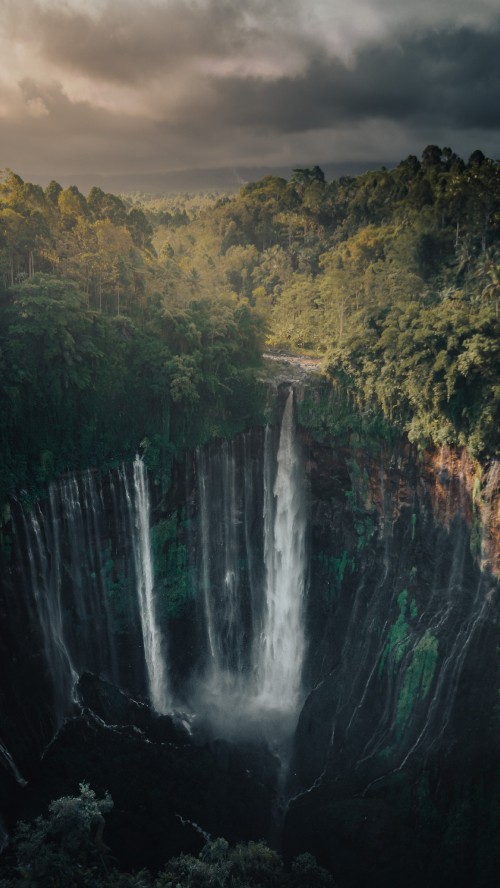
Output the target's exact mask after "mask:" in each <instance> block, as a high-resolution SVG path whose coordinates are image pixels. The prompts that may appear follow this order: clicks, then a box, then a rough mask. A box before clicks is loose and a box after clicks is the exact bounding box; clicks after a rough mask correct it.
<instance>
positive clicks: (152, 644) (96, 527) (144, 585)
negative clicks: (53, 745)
mask: <svg viewBox="0 0 500 888" xmlns="http://www.w3.org/2000/svg"><path fill="white" fill-rule="evenodd" d="M149 513H150V503H149V495H148V487H147V475H146V469H145V467H144V465H143V463H142V461H141V460H140V459H139V458H137V459H136V460H135V463H134V465H133V467H126V466H122V468H121V469H118V470H117V471H116V472H114V473H111V475H109V476H107V477H106V476H105V478H104V479H100V478H99V476H98V475H96V474H95V473H92V472H85V473H83V474H82V475H79V476H77V475H68V476H66V477H64V478H63V479H61V480H60V481H58V482H55V483H53V484H51V485H50V488H49V496H48V501H47V502H46V504H45V505H37V506H35V507H34V508H33V509H31V511H29V512H24V510H22V509H20V510H18V512H16V516H18V517H16V519H15V520H16V525H17V523H18V521H19V526H18V527H17V532H16V534H15V541H16V545H17V547H18V561H19V563H20V564H22V565H23V564H25V565H26V566H27V569H23V575H24V585H25V588H26V592H27V594H26V599H25V600H26V602H27V604H28V614H29V616H28V618H29V621H30V624H31V625H32V627H33V629H32V631H34V632H35V633H36V634H37V635H38V636H39V637H40V639H41V643H42V646H43V652H44V659H45V664H46V669H47V673H48V679H49V682H50V684H51V696H52V700H53V704H52V718H53V723H54V727H56V728H57V727H58V726H60V725H61V724H62V722H63V721H64V719H65V717H66V715H67V713H68V711H69V707H70V704H71V701H72V696H73V694H72V691H73V686H74V684H75V681H76V679H77V678H78V675H80V674H81V673H82V672H84V671H85V670H89V671H92V672H95V673H97V674H98V675H101V676H102V677H104V678H106V679H108V680H110V681H111V682H113V683H114V684H116V685H118V686H119V687H124V688H127V689H128V690H130V691H132V692H134V693H139V694H141V693H144V691H145V690H146V687H145V685H147V686H149V692H150V696H151V702H152V704H153V706H154V707H155V709H157V710H158V711H159V712H161V713H164V712H166V711H167V710H168V709H169V704H170V694H169V690H168V681H167V666H166V662H165V656H164V650H163V646H164V642H163V639H162V637H161V633H160V630H159V627H158V620H157V616H156V611H155V603H154V595H153V566H152V559H151V551H150V541H149V520H150V519H149ZM138 626H140V630H141V631H139V632H138V629H137V627H138ZM141 641H142V644H143V649H144V656H142V654H141V651H140V647H141ZM136 652H137V653H136ZM144 668H145V671H146V676H144ZM144 679H146V681H144Z"/></svg>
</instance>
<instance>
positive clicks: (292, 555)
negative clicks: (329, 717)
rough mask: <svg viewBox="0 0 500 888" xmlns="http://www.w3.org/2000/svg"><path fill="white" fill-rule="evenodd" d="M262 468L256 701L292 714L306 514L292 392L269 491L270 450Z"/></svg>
mask: <svg viewBox="0 0 500 888" xmlns="http://www.w3.org/2000/svg"><path fill="white" fill-rule="evenodd" d="M266 444H267V446H266V448H265V464H264V484H265V494H264V559H265V568H266V586H265V616H264V624H263V628H262V633H261V637H260V639H259V644H258V651H257V663H256V669H257V681H258V697H259V699H260V700H261V702H262V704H263V705H265V706H269V707H270V708H272V709H276V710H282V711H290V712H292V711H294V710H295V708H296V706H297V703H298V696H299V691H300V681H301V670H302V660H303V656H304V647H305V638H304V617H303V605H304V591H305V574H306V546H305V541H306V510H305V502H304V494H303V480H302V479H303V465H302V460H301V454H300V449H299V446H298V442H297V440H296V436H295V429H294V417H293V389H291V390H290V393H289V395H288V398H287V402H286V406H285V410H284V413H283V418H282V422H281V431H280V439H279V448H278V456H277V473H276V480H275V482H274V485H273V487H272V488H271V479H272V467H271V466H270V458H271V454H270V447H269V444H268V436H267V438H266Z"/></svg>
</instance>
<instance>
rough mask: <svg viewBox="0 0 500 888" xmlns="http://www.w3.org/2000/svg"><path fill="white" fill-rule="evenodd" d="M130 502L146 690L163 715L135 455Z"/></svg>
mask: <svg viewBox="0 0 500 888" xmlns="http://www.w3.org/2000/svg"><path fill="white" fill-rule="evenodd" d="M134 503H135V508H134V509H133V515H134V523H135V530H136V533H135V534H134V558H135V563H136V578H137V595H138V600H139V613H140V617H141V627H142V638H143V643H144V656H145V660H146V668H147V673H148V683H149V691H150V697H151V703H152V704H153V706H154V708H155V709H156V711H157V712H159V713H162V714H165V713H167V712H168V711H169V709H170V708H171V701H170V692H169V688H168V680H167V668H166V662H165V655H164V650H163V648H164V641H163V638H162V635H161V632H160V628H159V625H158V618H157V614H156V605H155V600H154V595H153V587H154V580H153V561H152V558H151V544H150V535H149V525H150V503H149V493H148V483H147V474H146V468H145V466H144V463H143V461H142V460H141V459H140V458H139V457H138V456H137V457H136V459H135V461H134Z"/></svg>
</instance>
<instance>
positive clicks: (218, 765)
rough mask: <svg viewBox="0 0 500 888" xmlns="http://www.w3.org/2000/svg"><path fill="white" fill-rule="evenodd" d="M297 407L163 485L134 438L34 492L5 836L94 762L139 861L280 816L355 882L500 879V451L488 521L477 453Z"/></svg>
mask: <svg viewBox="0 0 500 888" xmlns="http://www.w3.org/2000/svg"><path fill="white" fill-rule="evenodd" d="M279 403H280V413H279V415H280V420H279V422H278V423H276V425H273V426H270V427H268V428H266V429H264V428H259V429H253V430H250V431H248V432H245V433H243V434H240V435H238V436H237V437H235V438H234V439H232V440H213V441H211V442H209V443H207V444H206V445H205V446H203V447H200V448H199V449H198V450H196V451H195V452H194V453H192V454H188V455H187V457H186V459H185V461H184V462H183V463H179V464H177V465H176V466H175V467H174V471H173V474H172V479H171V485H170V488H169V490H168V491H167V492H166V493H162V492H161V490H160V489H159V488H158V487H156V486H155V485H154V484H153V483H152V479H151V478H150V477H148V473H147V471H146V468H145V465H144V462H143V461H142V459H140V458H139V457H137V458H136V459H135V461H134V463H133V465H126V466H121V467H119V468H118V469H116V470H114V471H112V472H110V473H107V474H102V475H100V474H99V473H97V472H90V471H89V472H84V473H82V474H80V475H71V476H67V477H65V478H63V479H61V480H59V481H58V482H56V483H54V484H52V485H51V486H50V489H49V493H48V497H47V499H46V500H45V501H43V502H41V503H40V504H38V505H35V506H34V507H32V508H31V509H30V508H23V507H22V506H21V504H20V503H17V504H16V503H14V504H13V517H12V522H11V527H12V529H13V530H12V535H11V538H12V557H11V561H10V567H9V568H8V569H6V570H5V577H6V584H5V589H4V592H3V597H2V598H1V601H0V604H1V607H2V615H3V622H4V630H5V631H4V632H3V633H2V640H1V644H0V667H1V669H2V672H3V674H4V675H6V676H8V681H6V682H5V683H2V688H1V689H0V694H1V697H0V709H1V712H2V718H1V720H0V789H1V791H2V794H3V795H2V797H3V798H5V799H7V802H6V803H4V804H2V803H1V802H0V808H1V811H0V814H1V815H2V817H3V821H4V826H5V828H4V826H3V825H1V824H0V826H1V828H0V841H1V843H2V844H5V843H6V833H7V831H8V830H9V829H11V828H12V825H13V822H14V820H15V819H16V817H17V816H19V815H22V816H23V817H24V818H31V817H33V816H35V815H36V814H38V813H40V812H41V811H42V810H43V809H44V808H45V806H46V804H47V802H48V801H49V800H50V799H51V798H54V797H57V796H60V795H67V794H69V795H73V794H75V793H76V791H77V787H78V782H79V781H81V780H86V781H88V782H90V783H91V785H92V786H93V787H94V788H95V789H96V790H97V791H98V792H104V791H105V790H106V789H109V790H110V791H111V794H112V796H113V799H114V801H115V808H114V810H113V812H112V813H111V815H110V816H109V823H108V825H107V827H106V840H107V841H109V843H110V845H111V846H112V848H113V852H114V853H115V854H116V855H117V857H118V858H119V860H120V862H121V864H122V866H124V867H136V868H139V867H141V866H144V865H147V866H151V867H155V866H161V864H162V863H163V862H164V860H165V859H166V857H168V856H169V855H171V854H175V853H179V851H197V850H199V848H200V847H201V844H202V843H203V841H204V838H205V837H206V835H208V834H210V835H212V836H217V835H224V836H226V837H227V838H228V839H229V840H230V841H238V840H245V839H259V838H262V837H265V836H267V837H271V838H272V839H273V840H274V839H276V836H277V830H278V827H279V832H280V836H281V837H280V839H279V840H280V842H282V845H283V849H284V851H285V853H286V854H287V855H288V856H290V857H291V856H293V855H294V854H297V853H301V852H302V851H311V852H312V853H314V854H315V855H316V856H317V858H318V860H319V861H320V862H321V863H322V864H323V865H326V866H328V867H329V868H330V869H331V871H332V872H333V873H334V875H335V876H336V878H337V879H338V882H339V884H340V885H341V886H344V885H345V886H356V888H358V886H359V888H362V886H365V885H366V884H376V885H379V884H380V885H384V886H394V888H396V886H399V885H400V884H406V885H415V886H420V885H422V884H426V886H432V888H434V886H437V885H442V884H454V885H455V886H457V888H462V886H464V888H465V885H467V886H468V885H470V884H474V885H475V886H478V888H479V886H481V888H482V886H486V885H489V884H493V882H494V878H495V875H494V874H495V873H496V872H497V870H498V865H500V852H499V850H498V842H497V844H496V846H495V839H494V838H493V837H494V836H495V835H498V831H499V829H500V816H499V811H500V772H499V767H498V752H497V751H498V741H499V722H498V700H497V690H496V688H497V685H496V680H493V679H492V678H491V677H493V676H496V674H497V670H498V658H497V648H498V645H499V644H500V638H499V628H498V621H497V619H496V594H497V583H496V580H495V578H494V577H493V575H492V573H491V571H490V567H489V560H488V559H489V557H490V556H489V554H488V553H489V551H490V549H489V548H488V546H489V545H490V542H491V541H488V539H487V524H488V515H489V511H488V510H490V511H492V510H494V506H493V496H494V492H495V491H496V490H497V488H498V483H497V482H498V476H499V470H498V464H496V463H494V464H492V466H491V467H490V469H489V471H488V472H486V474H485V476H484V479H483V490H482V494H481V496H482V498H483V505H482V515H483V524H481V523H480V522H479V521H478V516H477V511H474V508H475V507H474V508H473V504H472V505H471V498H470V493H469V490H468V487H467V484H466V470H465V467H464V466H463V465H461V464H460V462H456V461H455V463H453V462H452V460H451V459H450V460H447V459H446V455H445V456H443V462H442V464H437V466H436V467H433V468H432V469H429V468H427V467H426V466H425V465H422V464H421V463H419V462H418V460H417V459H415V456H414V455H413V454H412V451H411V449H408V447H407V445H405V446H404V447H399V445H398V447H395V448H394V449H392V450H391V449H386V450H385V451H379V452H377V451H374V452H373V453H372V454H371V455H367V454H363V453H362V452H360V451H358V452H354V451H353V450H352V449H349V448H345V447H344V448H336V449H333V448H332V447H329V446H326V445H320V444H317V443H314V442H313V441H312V440H311V438H310V437H309V436H308V434H307V432H306V431H305V430H304V429H299V428H297V426H296V422H295V417H294V413H295V407H296V405H295V404H294V394H293V392H292V391H291V389H290V387H289V386H285V387H283V388H281V389H280V391H279ZM490 500H491V502H490ZM495 508H496V507H495ZM490 548H491V546H490ZM485 676H488V677H489V678H488V680H485ZM490 679H491V680H490ZM26 781H28V785H26ZM488 836H490V837H492V838H491V839H489V840H488V839H487V837H488ZM483 837H486V838H483ZM447 880H448V881H447ZM492 880H493V881H492Z"/></svg>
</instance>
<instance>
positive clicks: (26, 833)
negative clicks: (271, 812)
mask: <svg viewBox="0 0 500 888" xmlns="http://www.w3.org/2000/svg"><path fill="white" fill-rule="evenodd" d="M112 807H113V802H112V800H111V798H110V796H109V795H108V794H106V795H105V797H104V798H103V799H98V798H97V797H96V794H95V792H94V791H93V790H92V789H90V787H89V786H88V784H86V783H81V784H80V793H79V795H78V796H77V797H64V798H60V799H57V800H56V801H53V802H51V803H50V805H49V813H48V816H47V817H38V818H37V819H36V820H35V821H34V823H32V824H27V823H22V822H21V823H19V824H18V827H17V829H16V834H15V841H14V846H15V856H16V865H15V866H13V867H11V870H10V873H9V878H8V879H2V877H1V876H2V873H1V871H0V886H2V888H3V886H5V888H7V886H9V888H11V886H16V885H19V886H20V888H104V886H110V888H111V886H114V888H333V885H334V882H333V879H332V877H331V876H330V875H329V873H327V871H326V870H324V869H323V868H322V867H320V866H318V864H317V863H316V860H315V858H314V857H313V856H312V855H311V854H302V855H300V856H299V857H297V858H295V859H294V860H293V861H292V865H291V871H290V872H287V871H286V870H285V868H284V865H283V860H282V858H281V856H280V855H279V854H278V853H277V852H276V851H273V850H272V849H271V848H269V846H268V845H267V844H266V843H265V842H262V841H260V842H252V841H250V842H245V843H239V844H237V845H235V846H234V847H230V845H229V843H228V842H227V841H226V840H225V839H222V838H218V839H215V840H213V841H209V842H207V843H206V844H205V845H204V846H203V848H202V849H201V851H200V853H199V855H198V856H197V857H195V856H193V855H192V854H181V855H180V856H179V857H174V858H172V859H171V860H169V861H168V863H167V864H166V866H165V867H164V868H163V870H162V871H161V872H160V873H158V875H157V876H151V875H150V874H149V873H148V872H147V870H142V871H140V872H138V873H134V874H128V873H119V872H118V871H117V870H116V869H114V868H113V867H112V865H111V860H110V856H109V851H108V849H107V848H106V846H105V845H104V843H103V830H104V825H105V821H104V815H105V814H107V813H108V812H109V811H110V810H111V809H112Z"/></svg>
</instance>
